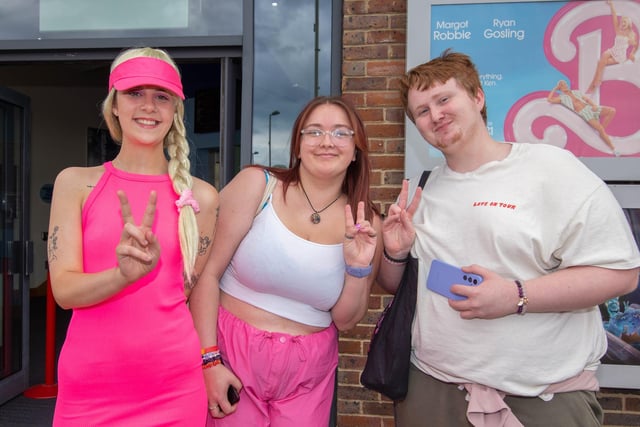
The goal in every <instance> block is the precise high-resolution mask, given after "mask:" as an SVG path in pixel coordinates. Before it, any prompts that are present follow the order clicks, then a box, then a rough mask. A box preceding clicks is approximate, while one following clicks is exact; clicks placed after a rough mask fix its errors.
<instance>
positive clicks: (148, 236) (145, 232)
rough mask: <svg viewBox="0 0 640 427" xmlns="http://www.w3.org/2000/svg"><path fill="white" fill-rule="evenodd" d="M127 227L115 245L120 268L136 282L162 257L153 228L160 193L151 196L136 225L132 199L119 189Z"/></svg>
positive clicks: (121, 207) (126, 277) (127, 276)
mask: <svg viewBox="0 0 640 427" xmlns="http://www.w3.org/2000/svg"><path fill="white" fill-rule="evenodd" d="M118 198H119V199H120V210H121V212H122V221H123V223H124V227H123V228H122V234H121V236H120V243H118V246H116V255H117V258H118V267H119V269H120V273H121V274H122V276H123V277H124V278H125V280H126V282H127V283H133V282H135V281H136V280H138V279H140V278H141V277H143V276H145V275H146V274H148V273H149V272H150V271H152V270H153V269H154V268H155V267H156V265H157V264H158V259H159V258H160V245H159V244H158V240H157V239H156V236H155V235H154V234H153V232H152V231H151V227H152V226H153V221H154V219H155V215H156V199H157V194H156V192H155V191H152V192H151V194H150V195H149V201H148V202H147V208H146V209H145V211H144V216H143V218H142V222H141V224H140V225H139V226H137V225H135V224H134V220H133V215H132V213H131V206H130V205H129V199H127V195H126V194H125V193H124V191H118Z"/></svg>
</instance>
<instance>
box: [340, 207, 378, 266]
mask: <svg viewBox="0 0 640 427" xmlns="http://www.w3.org/2000/svg"><path fill="white" fill-rule="evenodd" d="M344 211H345V233H344V239H345V240H344V244H343V250H344V261H345V263H347V264H348V265H352V266H354V267H366V266H368V265H369V264H371V260H372V259H373V255H374V254H375V252H376V242H377V233H376V230H375V229H374V228H373V226H372V225H371V223H370V222H369V221H367V220H365V219H364V218H365V217H364V202H358V210H357V213H356V215H357V217H356V222H355V223H354V221H353V214H352V213H351V206H349V205H346V206H345V209H344Z"/></svg>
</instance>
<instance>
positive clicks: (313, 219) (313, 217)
mask: <svg viewBox="0 0 640 427" xmlns="http://www.w3.org/2000/svg"><path fill="white" fill-rule="evenodd" d="M311 222H312V223H314V224H318V223H319V222H320V214H319V213H318V212H314V213H312V214H311Z"/></svg>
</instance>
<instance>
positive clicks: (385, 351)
mask: <svg viewBox="0 0 640 427" xmlns="http://www.w3.org/2000/svg"><path fill="white" fill-rule="evenodd" d="M428 177H429V171H425V172H423V174H422V177H421V178H420V182H419V184H418V185H419V186H420V188H422V187H423V186H424V183H425V182H426V181H427V178H428ZM383 262H384V261H383ZM417 294H418V259H417V258H414V257H412V256H409V261H408V262H407V265H406V266H405V269H404V273H403V274H402V279H401V280H400V284H399V285H398V289H397V291H396V294H395V296H394V297H393V299H392V300H391V302H389V304H388V305H387V306H386V307H385V309H384V311H383V312H382V315H381V316H380V318H379V319H378V322H377V323H376V327H375V329H374V330H373V334H372V336H371V344H370V345H369V353H368V355H367V362H366V363H365V365H364V370H363V371H362V374H361V375H360V383H361V384H362V385H363V386H365V387H366V388H368V389H371V390H375V391H377V392H378V393H382V394H384V395H385V396H387V397H388V398H389V399H391V400H403V399H404V398H405V397H406V395H407V387H408V385H409V365H410V363H411V362H410V360H409V359H410V357H411V324H412V323H413V315H414V313H415V310H416V298H417Z"/></svg>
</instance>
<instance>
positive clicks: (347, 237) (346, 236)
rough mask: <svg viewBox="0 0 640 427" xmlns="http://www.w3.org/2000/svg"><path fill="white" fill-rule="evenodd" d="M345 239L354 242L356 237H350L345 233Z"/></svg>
mask: <svg viewBox="0 0 640 427" xmlns="http://www.w3.org/2000/svg"><path fill="white" fill-rule="evenodd" d="M344 238H345V239H348V240H353V239H354V238H355V236H349V235H348V234H347V233H344Z"/></svg>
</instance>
